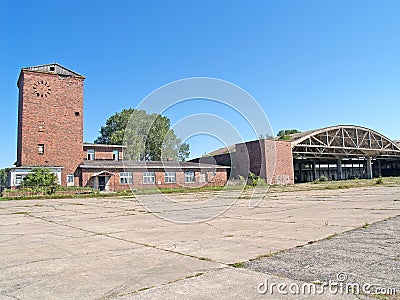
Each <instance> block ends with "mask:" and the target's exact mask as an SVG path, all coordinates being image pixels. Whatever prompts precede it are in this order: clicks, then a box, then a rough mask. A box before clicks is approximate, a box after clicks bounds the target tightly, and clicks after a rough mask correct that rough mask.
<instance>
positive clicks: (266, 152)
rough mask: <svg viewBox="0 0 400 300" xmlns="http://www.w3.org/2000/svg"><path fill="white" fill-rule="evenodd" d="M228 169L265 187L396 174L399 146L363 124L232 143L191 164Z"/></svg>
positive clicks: (399, 158)
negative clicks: (253, 176) (257, 179)
mask: <svg viewBox="0 0 400 300" xmlns="http://www.w3.org/2000/svg"><path fill="white" fill-rule="evenodd" d="M192 161H193V162H199V161H203V162H208V163H216V164H220V165H226V166H230V167H231V169H230V172H231V173H232V174H231V176H233V177H237V176H239V175H241V176H244V177H246V176H247V174H248V173H249V172H252V173H254V174H256V175H259V176H260V177H262V178H264V179H266V182H267V183H269V184H279V185H285V184H293V183H296V182H309V181H313V180H317V179H319V178H321V177H324V178H326V179H328V180H342V179H353V178H374V177H378V176H400V144H399V142H398V141H391V140H390V139H388V138H387V137H385V136H384V135H382V134H380V133H378V132H376V131H374V130H372V129H369V128H365V127H361V126H354V125H339V126H331V127H326V128H321V129H316V130H310V131H306V132H301V133H295V134H292V135H289V136H287V140H284V141H283V140H277V139H260V140H255V141H250V142H246V143H240V144H235V145H232V146H230V147H227V148H222V149H219V150H216V151H214V152H211V153H209V154H208V155H207V156H206V157H202V158H201V159H195V160H192Z"/></svg>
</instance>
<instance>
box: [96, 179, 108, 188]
mask: <svg viewBox="0 0 400 300" xmlns="http://www.w3.org/2000/svg"><path fill="white" fill-rule="evenodd" d="M97 178H98V181H99V190H100V191H104V190H105V188H106V178H105V177H104V176H99V177H97Z"/></svg>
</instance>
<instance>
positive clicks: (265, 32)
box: [0, 0, 400, 167]
mask: <svg viewBox="0 0 400 300" xmlns="http://www.w3.org/2000/svg"><path fill="white" fill-rule="evenodd" d="M0 5H1V6H0V66H1V68H0V79H1V80H0V91H1V93H0V99H1V122H2V126H1V128H2V141H3V142H2V144H3V147H1V150H0V154H1V155H0V167H7V166H11V165H12V164H13V163H14V162H15V160H16V132H17V97H18V90H17V87H16V81H17V79H18V75H19V71H20V69H21V68H22V67H27V66H34V65H39V64H46V63H52V62H58V63H60V64H62V65H64V66H66V67H68V68H71V69H72V70H75V71H77V72H78V73H81V74H83V75H84V76H86V81H85V128H84V131H85V135H84V138H85V140H86V141H93V140H94V139H95V138H96V136H97V135H98V130H99V128H100V126H101V125H102V124H104V123H105V120H106V119H107V117H109V116H110V115H111V114H113V113H115V112H117V111H120V110H121V109H123V108H127V107H135V106H136V105H137V104H138V103H139V101H141V100H142V99H143V98H144V97H145V96H146V95H147V94H149V93H150V92H151V91H153V90H154V89H156V88H158V87H160V86H161V85H163V84H166V83H168V82H171V81H175V80H178V79H182V78H186V77H193V76H209V77H216V78H221V79H224V80H227V81H230V82H232V83H234V84H237V85H238V86H240V87H242V88H244V89H245V90H246V91H248V92H249V93H250V94H251V95H253V96H254V97H255V98H256V100H257V101H258V102H259V103H260V105H261V106H262V107H263V109H264V110H265V112H266V114H267V116H268V118H269V120H270V122H271V125H272V128H273V129H274V131H275V133H276V132H277V131H278V130H280V129H288V128H297V129H299V130H302V131H303V130H309V129H315V128H319V127H325V126H329V125H337V124H357V125H362V126H366V127H370V128H372V129H375V130H377V131H379V132H381V133H383V134H384V135H386V136H388V137H389V138H391V139H398V138H400V129H399V116H400V114H399V112H400V17H399V16H400V1H397V0H396V1H389V0H385V1H365V0H362V1H361V0H360V1H351V0H345V1H344V0H343V1H340V0H335V1H328V0H326V1H319V0H318V1H311V0H310V1H298V0H296V1H281V0H279V1H262V0H258V1H235V0H229V1H221V0H217V1H215V0H212V1H190V0H182V1H172V0H169V1H161V0H160V1H89V0H85V1H75V0H71V1H46V0H43V1H11V0H9V1H1V4H0ZM205 107H208V106H204V105H193V106H191V107H190V108H188V107H185V106H183V107H182V109H180V110H179V109H175V110H171V115H167V116H168V117H170V118H171V120H172V121H173V122H175V121H177V120H179V118H181V117H182V116H184V115H185V113H195V112H196V109H198V110H199V112H206V109H205ZM209 108H210V109H213V107H212V106H209ZM214 112H215V113H218V110H216V111H214ZM234 121H235V117H234V116H233V115H232V122H234ZM238 123H240V121H239V120H238ZM192 142H193V145H191V146H192V156H195V155H196V154H197V155H198V154H202V153H204V152H206V151H211V150H214V148H215V147H216V146H218V145H217V144H218V143H217V144H216V143H215V142H213V141H211V139H209V142H204V141H202V140H201V138H199V139H197V140H196V139H194V140H193V141H192Z"/></svg>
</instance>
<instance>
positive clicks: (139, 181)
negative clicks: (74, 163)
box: [82, 169, 227, 191]
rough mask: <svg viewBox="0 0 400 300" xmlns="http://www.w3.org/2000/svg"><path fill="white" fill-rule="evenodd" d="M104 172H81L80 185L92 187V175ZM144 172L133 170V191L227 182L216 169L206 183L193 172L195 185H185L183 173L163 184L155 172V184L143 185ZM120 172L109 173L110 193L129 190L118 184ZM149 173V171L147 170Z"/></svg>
mask: <svg viewBox="0 0 400 300" xmlns="http://www.w3.org/2000/svg"><path fill="white" fill-rule="evenodd" d="M102 171H104V169H90V170H89V169H85V170H82V185H83V186H90V187H94V181H93V180H94V179H93V177H91V176H92V175H93V174H96V173H99V172H102ZM144 171H145V170H140V171H139V170H135V171H134V172H133V184H132V187H133V188H135V189H142V188H155V187H163V188H178V187H183V186H184V187H203V186H224V185H225V184H226V182H227V172H226V170H225V169H217V170H216V171H215V176H212V172H208V182H205V183H200V182H199V177H200V171H195V177H196V182H195V183H185V175H184V172H178V171H177V172H176V183H165V181H164V174H165V173H164V172H163V171H161V172H160V171H156V172H155V173H156V174H155V175H156V180H155V184H143V172H144ZM120 172H123V170H110V173H112V174H114V175H112V176H111V177H110V181H109V183H110V189H109V190H110V191H123V190H129V189H130V186H129V184H121V183H120V176H119V175H120ZM149 172H151V170H149Z"/></svg>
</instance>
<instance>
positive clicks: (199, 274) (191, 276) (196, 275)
mask: <svg viewBox="0 0 400 300" xmlns="http://www.w3.org/2000/svg"><path fill="white" fill-rule="evenodd" d="M201 275H204V272H200V273H196V274H194V275H189V276H186V277H185V278H186V279H190V278H195V277H199V276H201Z"/></svg>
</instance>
